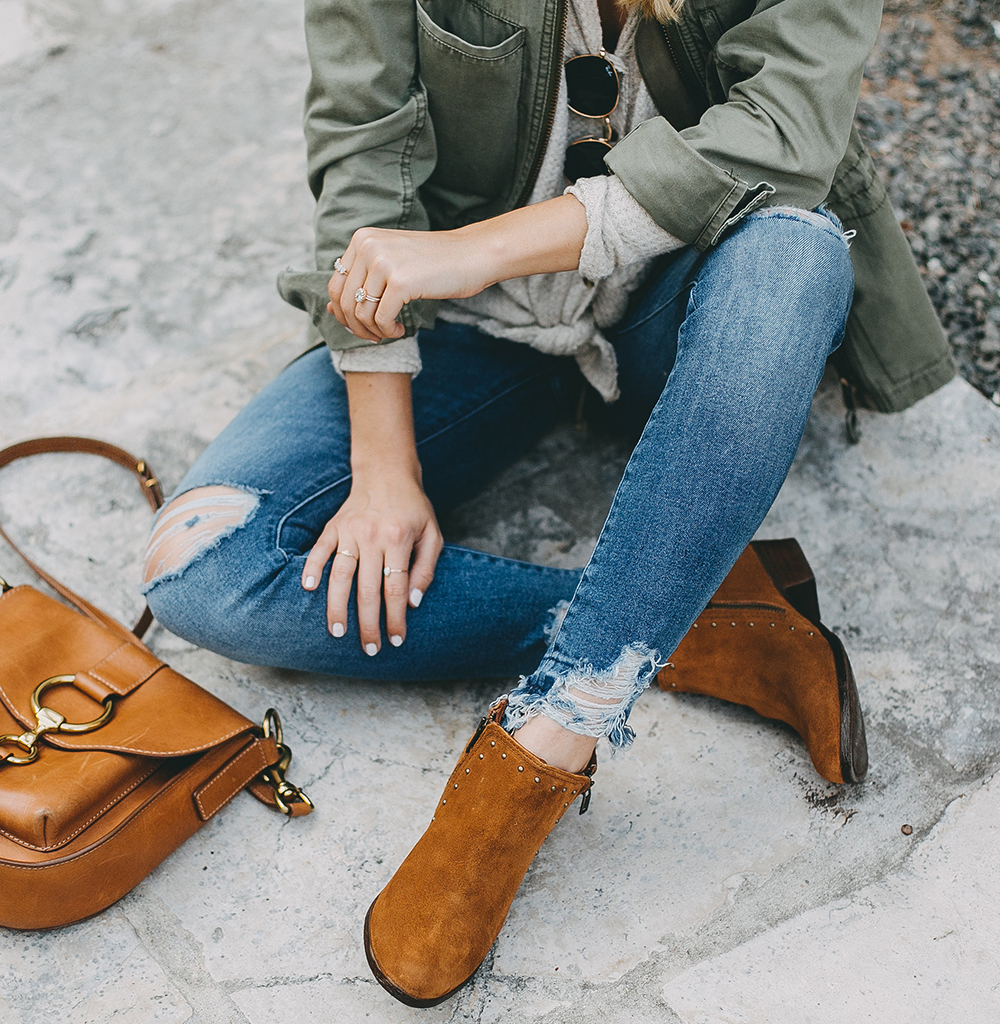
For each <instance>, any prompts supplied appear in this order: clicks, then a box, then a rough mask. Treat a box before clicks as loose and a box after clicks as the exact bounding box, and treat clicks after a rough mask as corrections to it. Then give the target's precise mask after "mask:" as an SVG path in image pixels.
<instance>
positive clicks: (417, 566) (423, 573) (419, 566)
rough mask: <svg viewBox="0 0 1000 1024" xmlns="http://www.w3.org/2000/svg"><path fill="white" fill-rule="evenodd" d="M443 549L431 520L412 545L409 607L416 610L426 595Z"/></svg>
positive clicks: (434, 523)
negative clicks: (412, 557)
mask: <svg viewBox="0 0 1000 1024" xmlns="http://www.w3.org/2000/svg"><path fill="white" fill-rule="evenodd" d="M443 547H444V539H443V538H442V536H441V531H440V530H439V529H438V525H437V523H436V522H435V521H434V520H433V519H432V520H431V521H430V522H429V523H428V524H427V525H426V526H425V527H424V532H423V533H422V534H421V535H420V536H419V537H418V538H417V543H416V544H415V545H414V549H413V550H414V553H415V557H414V559H413V565H412V566H411V567H410V579H409V585H410V592H409V594H408V597H409V601H410V606H411V607H413V608H417V607H419V605H420V602H421V601H422V600H423V599H424V594H425V593H427V588H428V587H429V586H430V585H431V580H433V579H434V568H435V566H436V565H437V560H438V556H439V555H440V554H441V549H442V548H443Z"/></svg>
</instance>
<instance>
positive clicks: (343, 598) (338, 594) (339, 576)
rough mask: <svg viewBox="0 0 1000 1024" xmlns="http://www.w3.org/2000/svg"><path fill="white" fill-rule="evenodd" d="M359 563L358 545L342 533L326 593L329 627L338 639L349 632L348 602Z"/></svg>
mask: <svg viewBox="0 0 1000 1024" xmlns="http://www.w3.org/2000/svg"><path fill="white" fill-rule="evenodd" d="M358 561H359V556H358V545H357V544H356V543H355V542H354V539H353V538H352V537H351V536H350V535H349V534H346V533H343V532H342V533H341V537H340V544H339V546H338V549H337V553H336V554H335V555H334V556H333V565H332V566H331V567H330V582H329V584H328V586H327V591H326V622H327V627H328V628H329V630H330V632H331V633H332V634H333V635H334V636H336V637H341V636H343V635H344V634H345V633H346V632H347V602H348V601H349V600H350V597H351V584H352V583H353V581H354V573H355V570H356V569H357V566H358Z"/></svg>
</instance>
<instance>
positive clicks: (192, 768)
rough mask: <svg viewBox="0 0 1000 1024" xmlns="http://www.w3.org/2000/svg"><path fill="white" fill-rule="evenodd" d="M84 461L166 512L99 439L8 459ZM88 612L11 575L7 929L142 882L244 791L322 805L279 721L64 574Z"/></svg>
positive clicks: (4, 853) (147, 482) (4, 638)
mask: <svg viewBox="0 0 1000 1024" xmlns="http://www.w3.org/2000/svg"><path fill="white" fill-rule="evenodd" d="M41 452H88V453H91V454H94V455H101V456H104V457H105V458H108V459H111V460H113V461H114V462H117V463H119V464H120V465H122V466H124V467H125V468H126V469H129V470H131V471H132V472H133V473H134V474H135V475H136V476H137V477H138V479H139V482H140V484H141V486H142V490H143V493H144V494H145V495H146V497H147V499H148V501H149V504H150V505H151V506H152V508H153V509H154V510H155V509H157V508H159V506H160V505H161V504H162V500H163V499H162V495H161V492H160V486H159V483H158V482H157V480H156V477H155V476H154V475H153V473H152V471H151V470H150V468H149V466H148V465H147V464H146V463H145V462H144V461H142V460H137V459H135V458H133V457H132V456H131V455H129V453H128V452H126V451H123V450H122V449H121V448H116V447H115V446H113V445H109V444H105V443H103V442H101V441H93V440H89V439H87V438H73V437H53V438H40V439H37V440H34V441H26V442H23V443H22V444H17V445H13V446H12V447H10V448H6V449H4V450H3V451H0V468H2V467H3V466H6V465H8V464H9V463H11V462H13V461H15V460H16V459H20V458H24V457H25V456H29V455H36V454H39V453H41ZM0 536H2V537H3V538H4V539H5V540H6V541H7V542H8V543H9V544H10V545H11V547H13V548H14V550H15V551H17V553H18V554H19V555H20V556H21V557H22V558H23V559H24V560H25V561H26V562H27V563H28V565H30V566H31V568H32V569H34V571H35V572H36V573H38V575H39V576H41V577H42V579H44V580H45V581H46V582H47V583H49V584H50V585H51V586H52V587H53V588H54V589H55V590H56V591H58V592H59V593H60V594H62V596H63V597H65V598H66V599H67V600H68V601H70V602H71V603H72V604H74V605H75V606H76V608H77V609H79V611H75V610H73V609H72V608H68V607H66V606H65V605H64V604H62V603H61V602H59V601H57V600H55V599H54V598H51V597H48V596H46V595H45V594H43V593H41V592H40V591H38V590H36V589H34V588H33V587H29V586H20V587H11V586H9V585H8V584H7V583H6V581H4V580H2V579H0V925H2V926H4V927H7V928H54V927H58V926H60V925H65V924H70V923H72V922H74V921H79V920H81V919H82V918H85V917H89V916H90V915H91V914H96V913H97V912H98V911H101V910H103V909H104V908H105V907H108V906H110V905H111V904H112V903H114V902H115V901H116V900H118V899H120V898H121V897H122V896H124V895H125V893H127V892H128V891H129V890H130V889H132V888H133V887H134V886H135V885H137V884H138V883H139V882H140V881H141V880H142V879H143V878H144V877H145V876H146V875H147V874H149V872H150V871H152V870H153V868H155V867H156V865H157V864H159V863H160V861H162V860H163V859H164V858H165V857H166V856H167V855H168V854H169V853H170V852H171V851H172V850H174V849H175V848H176V847H178V846H180V844H181V843H183V842H184V840H185V839H187V838H188V836H190V835H192V834H193V833H194V832H195V831H197V829H199V828H201V826H202V825H203V824H204V823H205V822H206V821H208V820H209V819H210V818H212V817H213V816H214V815H215V814H217V813H218V812H219V811H220V810H221V809H222V808H223V807H225V806H226V804H227V803H229V801H230V800H232V799H233V798H234V797H235V796H236V794H237V793H239V792H240V790H242V789H249V790H250V792H251V793H253V795H254V796H255V797H257V799H259V800H261V801H262V802H264V803H265V804H267V805H268V806H270V807H273V808H275V809H276V810H280V811H282V812H283V813H285V814H287V815H290V816H292V817H297V816H299V815H303V814H308V813H309V812H310V811H311V810H312V803H311V802H310V801H309V798H308V797H307V796H306V795H305V794H304V793H303V792H302V791H301V790H299V789H297V788H296V787H295V786H292V785H291V784H290V783H289V782H287V780H286V779H285V772H286V770H287V768H288V764H289V762H290V761H291V756H292V755H291V751H290V750H289V749H288V747H287V746H285V745H284V743H283V742H282V735H281V723H280V719H279V718H278V715H277V713H276V712H275V711H274V710H273V709H271V710H269V711H268V712H267V715H266V716H265V718H264V723H263V725H262V726H258V725H255V724H254V723H253V722H251V721H250V720H249V719H248V718H244V716H243V715H241V714H240V713H239V712H238V711H235V710H234V709H233V708H231V707H229V705H228V704H225V703H224V702H223V701H221V700H219V699H218V697H214V696H213V695H212V694H211V693H209V692H208V691H207V690H204V689H202V688H201V687H200V686H198V685H197V684H196V683H193V682H191V680H190V679H186V678H185V677H184V676H182V675H180V674H179V673H177V672H174V671H173V670H172V669H171V668H169V667H168V666H167V665H165V664H164V663H163V662H162V661H160V660H159V658H157V657H156V655H154V654H153V653H152V652H151V651H150V650H149V648H147V647H146V646H145V645H144V644H143V643H142V641H141V639H140V637H141V636H142V635H143V633H144V632H145V630H146V629H147V628H148V626H149V624H150V623H151V622H152V614H151V613H150V611H149V609H148V608H147V609H146V610H145V611H144V612H143V615H142V617H141V618H140V620H139V622H138V623H137V624H136V626H135V628H134V630H132V631H131V632H130V631H129V630H128V629H126V628H125V627H124V626H122V625H121V624H120V623H118V622H116V621H115V620H114V619H113V618H111V617H110V616H108V615H106V614H104V612H102V611H100V610H99V609H97V608H95V607H94V606H93V605H91V604H90V603H88V602H87V601H85V600H83V598H81V597H78V596H77V595H76V594H74V593H73V592H72V591H71V590H69V589H68V588H67V587H65V586H63V585H62V584H61V583H59V582H58V581H57V580H55V579H53V578H52V577H51V576H49V575H48V574H47V573H46V572H44V571H43V570H42V569H41V568H39V567H38V566H37V565H35V564H34V562H32V561H31V560H30V559H28V558H27V556H25V555H24V553H23V552H21V551H20V550H19V549H18V548H17V547H16V545H14V543H13V541H11V539H10V537H8V536H7V534H6V533H5V532H4V531H3V529H2V528H0Z"/></svg>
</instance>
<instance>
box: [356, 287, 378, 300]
mask: <svg viewBox="0 0 1000 1024" xmlns="http://www.w3.org/2000/svg"><path fill="white" fill-rule="evenodd" d="M381 299H382V296H381V295H369V294H368V292H366V291H365V290H364V288H359V289H358V290H357V291H356V292H355V293H354V301H355V302H379V301H381Z"/></svg>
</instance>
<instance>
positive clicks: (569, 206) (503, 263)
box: [327, 195, 587, 342]
mask: <svg viewBox="0 0 1000 1024" xmlns="http://www.w3.org/2000/svg"><path fill="white" fill-rule="evenodd" d="M586 237H587V214H586V210H585V209H584V206H583V204H582V203H581V202H580V201H579V200H578V199H577V198H576V197H575V196H572V195H564V196H557V197H556V198H555V199H547V200H546V201H545V202H544V203H536V204H535V205H534V206H527V207H522V208H521V209H518V210H511V211H510V213H505V214H502V215H501V216H499V217H491V218H490V219H489V220H485V221H481V222H479V223H478V224H469V225H466V226H465V227H462V228H456V229H454V230H451V231H398V230H394V229H389V228H361V229H360V230H358V231H356V232H355V233H354V237H353V238H352V239H351V244H350V245H349V246H348V248H347V251H346V252H345V253H344V255H343V256H342V257H341V258H340V260H339V261H338V270H337V272H336V273H335V274H334V275H333V276H332V277H331V279H330V285H329V291H330V304H329V306H328V307H327V308H328V309H329V311H330V313H332V314H333V315H334V316H335V317H336V318H337V320H339V321H340V323H341V324H343V325H344V326H345V327H346V328H347V329H348V330H349V331H350V332H351V333H352V334H354V335H355V336H356V337H358V338H362V339H364V340H366V341H374V342H378V341H381V340H382V339H383V338H400V337H402V336H403V333H404V332H403V326H402V324H400V323H398V322H397V319H396V318H397V317H398V316H399V312H400V310H401V309H402V308H403V306H404V305H406V303H408V302H412V301H413V300H414V299H458V298H467V297H469V296H471V295H477V294H478V293H479V292H481V291H482V290H483V289H484V288H488V287H489V286H490V285H492V284H496V283H497V282H498V281H507V280H509V279H510V278H514V277H525V276H527V275H530V274H549V273H555V272H557V271H563V270H575V269H576V268H577V267H578V266H579V265H580V253H581V251H582V249H583V243H584V239H585V238H586Z"/></svg>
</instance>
